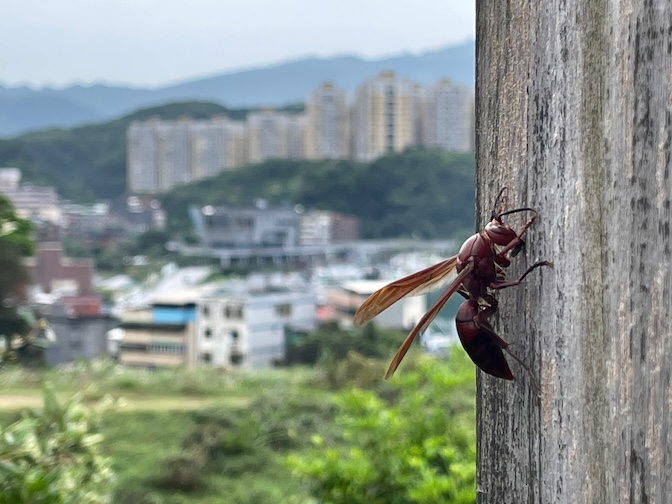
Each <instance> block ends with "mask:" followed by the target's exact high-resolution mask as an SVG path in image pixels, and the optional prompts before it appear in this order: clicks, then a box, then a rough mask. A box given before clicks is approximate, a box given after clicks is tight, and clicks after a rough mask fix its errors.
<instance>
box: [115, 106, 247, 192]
mask: <svg viewBox="0 0 672 504" xmlns="http://www.w3.org/2000/svg"><path fill="white" fill-rule="evenodd" d="M127 138H128V142H127V145H128V188H129V190H130V191H132V192H138V193H157V192H161V191H165V190H168V189H170V188H171V187H173V186H175V185H177V184H184V183H188V182H193V181H195V180H200V179H202V178H206V177H212V176H214V175H216V174H218V173H220V172H221V171H223V170H228V169H231V168H236V167H238V166H241V165H243V164H244V163H245V126H244V125H243V124H242V123H239V122H236V121H232V120H230V119H227V118H225V117H219V118H215V119H212V120H209V121H193V120H191V119H181V120H179V121H162V120H159V119H152V120H149V121H146V122H133V123H131V124H130V125H129V127H128V132H127Z"/></svg>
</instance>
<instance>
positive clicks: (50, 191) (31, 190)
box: [0, 168, 61, 224]
mask: <svg viewBox="0 0 672 504" xmlns="http://www.w3.org/2000/svg"><path fill="white" fill-rule="evenodd" d="M21 175H22V174H21V170H20V169H18V168H0V193H2V194H3V195H5V196H6V197H7V198H8V199H9V200H10V201H11V202H12V204H13V205H14V208H15V210H16V214H17V215H18V216H20V217H23V218H24V219H30V220H32V221H37V222H45V223H53V224H59V223H60V220H61V209H60V207H59V198H58V194H57V193H56V189H55V188H54V187H51V186H35V185H32V184H21Z"/></svg>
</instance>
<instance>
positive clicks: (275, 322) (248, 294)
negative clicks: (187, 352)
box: [196, 289, 316, 368]
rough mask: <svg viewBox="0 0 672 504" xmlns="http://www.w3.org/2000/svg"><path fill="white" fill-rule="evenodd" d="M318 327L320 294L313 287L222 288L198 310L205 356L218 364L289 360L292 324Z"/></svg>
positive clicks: (251, 365)
mask: <svg viewBox="0 0 672 504" xmlns="http://www.w3.org/2000/svg"><path fill="white" fill-rule="evenodd" d="M315 327H316V321H315V298H314V296H313V294H312V293H310V292H297V291H288V290H280V289H272V290H267V289H262V290H248V291H244V292H230V291H220V292H216V293H213V294H212V295H210V296H208V297H206V298H204V299H203V300H202V301H201V302H200V303H199V309H198V312H197V314H196V335H197V336H196V338H197V347H198V351H199V360H200V362H201V363H202V364H204V365H212V366H217V367H229V366H241V367H246V368H254V367H265V366H270V365H272V364H273V363H274V362H279V361H282V360H284V357H285V333H286V331H287V329H288V328H292V329H297V330H303V331H312V330H314V329H315Z"/></svg>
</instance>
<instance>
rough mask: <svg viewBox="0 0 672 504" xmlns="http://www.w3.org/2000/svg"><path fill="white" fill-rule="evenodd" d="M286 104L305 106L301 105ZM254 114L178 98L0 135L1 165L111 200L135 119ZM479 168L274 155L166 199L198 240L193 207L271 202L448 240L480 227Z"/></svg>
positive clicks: (457, 160) (440, 161)
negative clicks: (93, 120)
mask: <svg viewBox="0 0 672 504" xmlns="http://www.w3.org/2000/svg"><path fill="white" fill-rule="evenodd" d="M284 110H287V111H288V112H298V111H300V110H301V106H299V105H293V106H288V107H286V108H285V109H284ZM248 112H249V110H247V109H246V110H227V109H225V108H224V107H222V106H220V105H217V104H214V103H202V102H190V103H173V104H168V105H162V106H157V107H153V108H148V109H143V110H140V111H137V112H135V113H133V114H130V115H127V116H124V117H122V118H120V119H116V120H113V121H110V122H107V123H101V124H92V125H88V126H82V127H78V128H74V129H53V130H46V131H40V132H35V133H28V134H25V135H22V136H19V137H16V138H13V139H8V140H0V166H16V167H18V168H20V169H21V170H22V172H23V177H24V180H25V181H29V182H32V183H37V184H46V185H51V186H54V187H56V189H57V191H58V192H59V194H60V195H61V196H62V197H64V198H66V199H70V200H72V201H76V202H81V203H85V202H92V201H95V200H100V199H113V198H117V197H119V196H121V195H123V194H124V193H125V191H126V128H127V126H128V124H129V123H130V122H132V121H135V120H146V119H149V118H151V117H160V118H162V119H166V120H171V119H178V118H180V117H191V118H194V119H207V118H211V117H214V116H217V115H223V114H226V115H227V116H229V117H231V118H233V119H242V118H244V117H245V115H246V114H247V113H248ZM473 173H474V159H473V154H471V153H465V154H458V153H447V152H440V151H427V150H410V151H407V152H405V153H401V154H390V155H387V156H384V157H382V158H380V159H378V160H375V161H373V162H371V163H355V162H351V161H292V160H270V161H267V162H264V163H261V164H258V165H252V166H246V167H241V168H240V169H237V170H233V171H230V172H225V173H222V174H220V175H218V176H216V177H213V178H211V179H208V180H204V181H201V182H198V183H194V184H189V185H186V186H183V187H178V188H176V189H175V190H173V191H171V192H169V193H167V194H165V195H163V196H162V198H161V199H162V203H163V206H164V209H166V210H167V212H168V225H169V232H170V234H171V237H175V236H179V237H182V238H188V237H189V236H190V234H191V223H190V222H189V218H188V215H187V207H188V206H189V205H190V204H197V205H206V204H212V205H217V204H229V205H250V204H251V203H252V201H253V200H254V199H256V198H264V199H266V200H268V201H269V202H271V203H274V204H282V203H286V204H292V205H294V204H301V205H303V206H305V207H306V208H307V209H312V208H317V209H324V210H334V211H338V212H342V213H345V214H351V215H355V216H357V217H358V218H359V219H360V221H361V228H362V235H363V236H364V237H365V238H387V237H398V236H402V237H417V238H437V237H440V238H445V237H449V236H454V235H456V234H464V233H465V232H466V231H465V230H469V231H471V229H472V227H473V206H474V205H473V201H474V194H473ZM113 255H114V254H113ZM116 255H117V256H118V254H116Z"/></svg>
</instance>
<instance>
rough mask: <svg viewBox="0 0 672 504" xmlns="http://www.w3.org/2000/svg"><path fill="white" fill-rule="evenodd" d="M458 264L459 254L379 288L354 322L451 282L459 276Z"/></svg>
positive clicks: (355, 323)
mask: <svg viewBox="0 0 672 504" xmlns="http://www.w3.org/2000/svg"><path fill="white" fill-rule="evenodd" d="M456 266H457V256H453V257H450V258H448V259H445V260H443V261H441V262H439V263H436V264H434V265H432V266H429V267H428V268H425V269H423V270H420V271H416V272H415V273H411V274H410V275H408V276H405V277H404V278H400V279H399V280H395V281H394V282H392V283H389V284H387V285H386V286H385V287H382V288H380V289H378V290H377V291H376V292H374V293H373V294H371V295H370V296H369V297H368V298H367V299H366V301H364V302H363V303H362V305H361V306H360V307H359V308H358V309H357V312H356V313H355V316H354V318H353V324H354V325H355V326H360V325H362V324H364V323H365V322H368V321H369V320H371V319H372V318H373V317H375V316H376V315H378V314H379V313H380V312H382V311H383V310H385V309H386V308H389V307H390V306H392V305H393V304H394V303H396V302H397V301H399V300H400V299H401V298H403V297H406V296H418V295H420V294H424V293H425V292H428V291H432V290H436V289H440V288H441V287H443V286H444V285H448V284H450V283H451V282H452V281H454V279H455V277H456V276H457V272H456V270H455V268H456Z"/></svg>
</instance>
